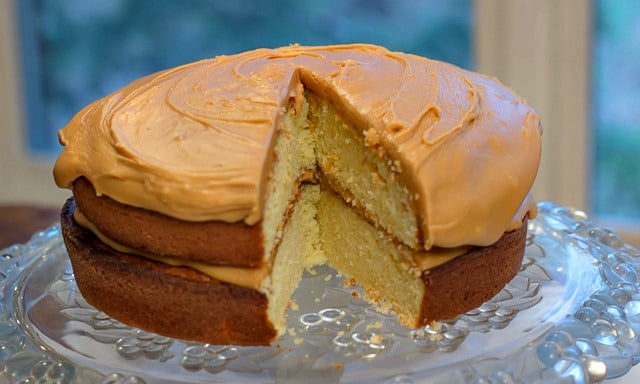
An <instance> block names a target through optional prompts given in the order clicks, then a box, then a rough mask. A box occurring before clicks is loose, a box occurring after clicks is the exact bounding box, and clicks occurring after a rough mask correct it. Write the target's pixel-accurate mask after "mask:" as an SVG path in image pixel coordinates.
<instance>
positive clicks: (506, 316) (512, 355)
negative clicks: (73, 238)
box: [0, 202, 640, 383]
mask: <svg viewBox="0 0 640 384" xmlns="http://www.w3.org/2000/svg"><path fill="white" fill-rule="evenodd" d="M538 207H539V215H538V217H537V218H536V219H534V220H532V221H530V224H529V237H528V246H527V250H526V254H525V261H524V262H523V268H522V270H521V272H520V273H519V275H518V276H517V277H516V278H515V279H514V280H513V281H512V282H511V283H510V284H509V285H508V286H507V287H506V288H505V290H503V291H502V292H501V293H500V294H498V295H497V296H496V297H495V298H493V299H492V300H490V301H489V302H487V303H485V304H484V305H483V306H481V307H480V308H478V309H476V310H473V311H470V312H468V313H467V314H464V315H461V316H459V317H457V318H456V319H452V320H450V321H444V322H440V323H437V324H433V325H431V326H429V327H425V328H423V329H417V330H408V329H406V328H404V327H402V326H400V325H398V324H397V323H396V321H395V319H394V317H393V315H389V314H386V315H385V314H383V313H380V312H378V311H375V310H374V309H373V308H371V307H370V306H369V304H367V303H366V302H365V301H364V300H362V299H361V298H360V297H359V295H355V296H354V295H353V292H354V290H356V291H357V290H358V289H359V288H358V287H350V286H345V284H344V281H343V279H342V278H341V277H340V276H337V275H336V274H335V272H334V271H332V270H331V269H330V268H328V267H319V268H316V270H314V271H313V273H307V274H306V275H305V278H304V279H303V283H302V284H303V286H304V289H301V290H299V291H298V292H296V296H295V303H296V306H295V307H296V308H293V309H291V310H290V311H289V314H288V326H289V329H290V331H289V332H288V334H287V335H285V336H283V337H282V338H281V339H280V340H279V341H278V342H277V343H274V345H272V346H270V347H234V346H213V345H207V344H198V343H190V342H184V341H180V340H172V339H169V338H166V337H162V336H159V335H154V334H150V333H147V332H144V331H142V330H137V329H132V328H129V327H127V326H126V325H124V324H122V323H119V322H117V321H114V320H112V319H110V318H109V317H108V316H106V315H104V314H103V313H100V312H98V311H96V310H95V309H93V308H92V307H91V306H89V305H88V304H87V303H86V302H84V300H83V299H82V297H81V295H80V294H79V293H78V292H77V289H76V287H75V281H74V280H73V273H72V271H71V269H70V266H69V262H68V258H67V256H66V251H65V250H64V246H63V244H62V241H61V238H60V233H59V227H58V226H57V225H54V226H52V227H51V228H49V229H47V230H45V231H42V232H38V233H36V234H35V235H34V236H33V237H32V239H31V240H30V241H29V242H28V243H27V244H24V245H21V244H18V245H13V246H11V247H8V248H6V249H4V250H1V251H0V379H7V380H8V381H9V382H16V383H31V382H38V383H145V382H154V383H155V382H193V383H196V382H211V381H214V382H265V381H267V382H268V381H276V382H310V383H314V382H327V381H340V382H384V383H418V382H426V381H428V382H443V383H445V382H446V383H469V382H472V383H509V382H519V381H524V382H545V383H546V382H565V381H566V380H572V381H575V382H579V383H590V382H599V381H602V380H604V379H605V378H613V377H618V376H621V375H624V374H625V373H626V372H628V370H629V369H631V367H632V366H633V365H635V364H636V363H637V362H638V361H640V342H639V341H638V337H637V335H638V334H640V290H639V288H640V276H639V275H638V273H639V272H638V270H639V269H638V268H639V266H640V251H639V250H638V249H637V248H634V247H632V246H630V245H628V244H625V243H624V242H623V241H622V240H621V239H620V238H619V237H618V236H617V235H616V234H615V233H613V232H611V231H608V230H606V229H603V228H599V227H597V226H596V225H595V224H594V223H592V222H591V221H589V219H588V217H587V215H586V214H585V213H584V212H582V211H578V210H574V209H569V208H565V207H562V206H558V205H555V204H553V203H550V202H541V203H539V204H538ZM301 291H302V292H301ZM0 381H2V380H0Z"/></svg>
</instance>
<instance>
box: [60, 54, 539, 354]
mask: <svg viewBox="0 0 640 384" xmlns="http://www.w3.org/2000/svg"><path fill="white" fill-rule="evenodd" d="M540 134H541V128H540V123H539V118H538V115H537V114H536V113H535V111H534V110H533V109H532V108H530V107H529V106H528V105H527V104H526V103H525V101H524V100H522V99H521V98H520V97H519V96H517V95H516V94H514V93H513V92H512V91H511V90H509V89H507V88H506V87H504V86H503V85H501V84H500V83H499V82H498V81H497V80H495V79H492V78H489V77H486V76H483V75H480V74H477V73H473V72H469V71H466V70H463V69H460V68H458V67H455V66H453V65H449V64H446V63H442V62H438V61H433V60H429V59H426V58H423V57H419V56H414V55H410V54H404V53H397V52H390V51H388V50H386V49H384V48H381V47H377V46H372V45H359V44H358V45H345V46H325V47H302V46H289V47H283V48H278V49H259V50H255V51H250V52H245V53H240V54H237V55H233V56H220V57H216V58H214V59H210V60H203V61H199V62H196V63H191V64H187V65H184V66H181V67H177V68H174V69H170V70H166V71H164V72H159V73H156V74H153V75H150V76H147V77H144V78H142V79H139V80H137V81H135V82H133V83H131V84H129V85H128V86H126V87H124V88H123V89H120V90H118V91H116V92H114V93H113V94H111V95H108V96H107V97H105V98H103V99H101V100H98V101H96V102H94V103H93V104H91V105H89V106H87V107H86V108H84V109H83V110H82V111H80V112H79V113H78V114H77V115H76V116H75V117H74V118H73V119H72V120H71V121H70V122H69V124H68V125H67V126H66V127H65V128H63V129H62V130H61V131H60V132H59V139H60V142H61V143H62V144H63V145H64V149H63V151H62V153H61V154H60V156H59V158H58V159H57V162H56V164H55V168H54V176H55V180H56V183H57V185H58V186H60V187H62V188H69V189H71V190H72V192H73V197H72V198H70V199H69V200H68V201H67V203H66V204H65V206H64V208H63V210H62V232H63V237H64V241H65V244H66V246H67V249H68V252H69V256H70V259H71V263H72V265H73V269H74V273H75V278H76V281H77V284H78V287H79V289H80V291H81V292H82V294H83V296H84V297H85V298H86V300H87V301H88V302H89V303H91V304H92V305H94V306H95V307H96V308H98V309H99V310H102V311H104V312H105V313H107V314H109V315H110V316H112V317H114V318H116V319H118V320H120V321H123V322H125V323H127V324H129V325H132V326H136V327H140V328H143V329H146V330H149V331H153V332H157V333H160V334H164V335H168V336H172V337H176V338H182V339H189V340H197V341H203V342H208V343H214V344H239V345H257V344H268V343H270V342H272V341H273V340H275V339H276V338H277V337H278V336H279V335H281V334H282V333H283V331H284V328H285V312H286V309H287V306H288V304H289V302H290V297H291V295H292V293H293V291H294V290H295V289H296V286H297V284H298V282H299V280H300V278H301V275H302V272H303V271H304V269H305V268H308V267H310V266H313V265H317V264H321V263H329V264H330V265H331V266H332V267H334V268H335V269H337V270H338V271H339V272H340V273H342V274H343V275H345V276H348V277H349V278H350V279H354V280H355V281H357V282H358V283H359V284H361V285H362V286H363V287H365V289H366V291H367V295H368V297H369V299H370V300H372V301H379V300H382V301H383V302H385V303H388V304H390V306H391V307H392V308H393V309H394V311H395V313H396V314H397V316H398V319H399V321H401V322H402V323H403V324H405V325H406V326H408V327H417V326H421V325H424V324H426V323H428V322H430V321H432V320H438V319H443V318H450V317H454V316H456V315H457V314H460V313H463V312H465V311H467V310H470V309H472V308H474V307H476V306H479V305H480V304H482V303H483V302H484V301H486V300H488V299H490V298H491V297H492V296H493V295H495V294H496V293H497V292H499V291H500V290H501V289H502V288H503V287H504V285H505V284H506V283H507V282H508V281H509V280H510V279H512V278H513V277H514V276H515V274H516V273H517V271H518V270H519V268H520V264H521V262H522V257H523V252H524V246H525V238H526V220H527V218H529V217H532V216H534V215H535V214H536V208H535V204H534V202H533V199H532V198H531V196H530V193H529V190H530V188H531V186H532V184H533V181H534V178H535V175H536V173H537V169H538V162H539V158H540Z"/></svg>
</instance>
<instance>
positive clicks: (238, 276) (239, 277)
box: [73, 207, 270, 290]
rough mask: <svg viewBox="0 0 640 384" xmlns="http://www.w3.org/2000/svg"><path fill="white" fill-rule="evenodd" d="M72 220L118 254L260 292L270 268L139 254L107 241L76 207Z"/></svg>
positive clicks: (124, 246) (127, 247)
mask: <svg viewBox="0 0 640 384" xmlns="http://www.w3.org/2000/svg"><path fill="white" fill-rule="evenodd" d="M73 219H74V220H75V222H76V223H77V224H78V225H80V226H82V227H84V228H86V229H88V230H90V231H91V232H92V233H93V234H94V235H96V237H97V238H98V239H100V241H102V242H103V243H105V244H106V245H108V246H110V247H111V248H113V249H115V250H116V251H118V252H122V253H128V254H131V255H136V256H141V257H145V258H147V259H150V260H154V261H157V262H160V263H164V264H169V265H173V266H182V267H189V268H191V269H195V270H196V271H199V272H201V273H204V274H205V275H207V276H210V277H212V278H214V279H216V280H219V281H223V282H226V283H231V284H234V285H239V286H241V287H247V288H253V289H255V290H260V286H261V285H262V281H263V280H264V277H265V276H267V275H268V274H269V272H270V267H269V266H267V265H266V264H265V265H263V266H262V267H258V268H240V267H229V266H221V265H212V264H207V263H203V262H199V261H194V260H186V259H182V258H177V257H170V256H160V255H154V254H152V253H147V252H141V251H139V250H137V249H135V248H131V247H129V246H126V245H124V244H120V243H118V242H117V241H114V240H111V239H109V237H107V236H105V235H104V234H103V233H102V232H100V230H99V229H98V228H97V227H96V226H95V225H94V224H93V223H91V222H90V221H89V220H88V219H87V218H86V217H85V216H84V215H83V214H82V212H80V210H79V209H78V208H77V207H76V210H75V212H74V213H73Z"/></svg>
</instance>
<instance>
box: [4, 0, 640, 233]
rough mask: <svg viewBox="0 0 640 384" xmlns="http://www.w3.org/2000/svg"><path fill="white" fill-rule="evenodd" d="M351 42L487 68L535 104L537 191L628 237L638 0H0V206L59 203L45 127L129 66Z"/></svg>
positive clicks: (636, 206) (149, 68) (636, 185)
mask: <svg viewBox="0 0 640 384" xmlns="http://www.w3.org/2000/svg"><path fill="white" fill-rule="evenodd" d="M351 42H366V43H375V44H379V45H383V46H386V47H387V48H389V49H391V50H399V51H405V52H411V53H415V54H419V55H423V56H427V57H431V58H435V59H439V60H444V61H448V62H452V63H454V64H456V65H459V66H461V67H464V68H468V69H472V70H477V71H480V72H484V73H487V74H490V75H493V76H497V77H498V78H500V79H501V80H502V81H503V82H504V83H505V84H507V85H508V86H510V87H512V88H513V89H515V90H516V91H517V92H518V93H519V94H521V95H523V96H524V97H525V98H526V99H527V100H528V101H529V102H530V103H531V104H532V105H533V106H534V107H536V109H538V111H539V112H540V113H541V115H542V118H543V122H544V128H545V133H544V153H543V162H542V166H541V170H540V175H539V177H538V180H537V182H536V186H535V189H534V192H535V196H536V197H537V199H538V200H552V201H554V202H557V203H559V204H562V205H566V206H572V207H577V208H580V209H584V210H585V211H587V212H588V213H589V214H590V215H591V216H592V217H593V218H594V220H597V221H599V222H601V223H602V224H603V225H605V226H608V227H610V228H613V229H614V230H616V231H618V232H619V233H621V234H622V235H623V236H624V237H625V238H626V239H627V240H628V241H631V242H635V243H636V244H640V160H638V153H640V123H639V121H640V63H638V58H640V2H638V1H635V0H617V1H607V0H594V1H588V0H565V1H562V2H558V1H554V0H539V1H535V2H534V1H526V0H513V1H508V0H454V1H446V2H444V1H440V0H426V1H417V0H351V1H345V0H325V1H320V0H312V1H297V0H279V1H269V0H256V1H250V2H249V1H207V0H190V1H170V0H155V1H150V0H149V1H129V0H66V1H56V0H0V81H2V86H1V87H0V165H1V166H0V204H37V205H45V206H56V207H57V206H60V205H61V204H62V202H63V200H64V199H65V197H66V196H67V195H68V194H69V193H68V191H60V190H58V189H57V188H56V187H55V185H54V184H53V180H52V177H51V166H52V163H53V160H54V159H55V156H56V155H57V153H58V152H59V151H60V146H59V145H58V142H57V137H56V131H57V130H58V129H60V128H61V127H62V126H64V124H65V123H66V122H67V121H68V120H69V119H70V118H71V117H72V116H73V114H74V113H75V112H77V111H78V110H79V109H80V108H82V107H83V106H84V105H86V104H88V103H90V102H91V101H93V100H95V99H97V98H99V97H101V96H103V95H105V94H107V93H109V92H111V91H113V90H115V89H117V88H119V87H121V86H123V85H125V84H126V83H128V82H130V81H131V80H133V79H135V78H137V77H140V76H143V75H145V74H148V73H150V72H154V71H157V70H161V69H164V68H169V67H173V66H176V65H179V64H183V63H187V62H190V61H194V60H198V59H202V58H208V57H213V56H217V55H221V54H232V53H235V52H240V51H244V50H248V49H254V48H258V47H277V46H282V45H288V44H292V43H300V44H304V45H317V44H338V43H351Z"/></svg>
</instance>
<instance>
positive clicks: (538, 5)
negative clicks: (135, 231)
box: [0, 0, 640, 245]
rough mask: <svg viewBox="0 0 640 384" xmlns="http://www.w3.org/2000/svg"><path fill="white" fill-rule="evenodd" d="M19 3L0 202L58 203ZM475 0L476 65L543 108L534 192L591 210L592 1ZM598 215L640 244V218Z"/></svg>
mask: <svg viewBox="0 0 640 384" xmlns="http://www.w3.org/2000/svg"><path fill="white" fill-rule="evenodd" d="M18 6H20V5H19V4H18V0H10V1H2V2H0V35H1V36H4V38H2V39H0V81H1V82H2V84H3V87H0V116H4V118H3V119H2V120H1V121H0V124H3V125H0V132H2V136H3V140H1V141H0V163H1V164H2V165H3V166H2V167H0V180H2V182H3V186H2V188H0V203H7V202H11V203H16V202H22V203H31V204H46V205H59V204H60V203H61V201H63V199H64V198H65V197H66V196H68V192H67V191H60V190H58V189H57V188H55V187H53V183H52V184H51V185H52V187H51V188H45V189H43V188H42V185H43V183H42V180H47V179H48V180H52V176H51V164H52V161H53V159H52V158H50V157H47V156H38V155H34V154H31V153H28V152H27V150H26V148H27V142H26V134H25V133H24V132H25V130H24V127H25V126H26V123H27V122H26V121H25V115H26V114H25V113H24V105H23V100H24V94H23V91H22V90H23V89H24V88H23V79H24V77H23V76H22V72H21V69H22V68H25V67H24V64H29V63H20V61H21V59H20V57H21V55H20V49H21V46H20V44H19V43H18V27H19V26H18V25H17V24H18V20H19V19H18V9H17V7H18ZM472 6H473V7H474V12H475V14H474V33H473V39H474V43H473V47H474V56H475V57H474V59H475V64H476V65H475V67H476V69H477V70H478V71H479V72H482V73H486V74H489V75H492V76H496V77H498V78H499V79H500V80H501V81H502V82H503V83H504V84H506V85H507V86H509V87H511V88H513V89H515V90H517V92H518V93H519V94H521V95H522V96H523V97H524V98H525V99H527V100H528V101H529V102H530V103H531V104H532V105H534V106H535V107H536V109H537V110H538V111H539V112H540V114H541V115H542V116H543V122H544V126H545V128H546V129H545V131H544V135H543V157H542V162H541V166H540V171H539V175H538V178H537V180H536V184H535V186H534V189H533V192H534V195H535V196H536V198H537V199H538V200H550V201H554V202H556V203H559V204H561V205H565V206H573V207H578V208H580V209H586V210H588V209H589V193H588V191H589V183H588V177H589V174H590V169H591V163H590V161H591V156H590V155H591V154H592V150H591V142H590V115H589V113H590V111H589V104H590V102H591V99H590V83H591V80H590V77H591V73H590V67H589V65H590V62H591V51H590V49H591V48H590V47H591V30H592V28H591V26H592V23H591V16H592V14H591V12H592V3H591V1H589V0H571V1H561V2H558V1H556V0H538V1H535V2H532V1H526V0H514V1H503V0H474V1H473V4H472ZM507 30H508V31H509V32H508V33H505V32H504V31H507ZM534 75H535V77H534ZM594 220H595V221H596V222H599V223H602V224H603V225H605V226H607V227H609V228H612V229H613V230H615V231H616V232H618V233H619V234H621V235H622V236H623V237H624V238H625V239H626V240H627V241H629V242H631V243H634V244H636V245H640V221H638V222H635V221H634V222H629V221H626V222H625V221H622V220H617V221H614V220H605V219H603V218H597V217H596V218H594Z"/></svg>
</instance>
